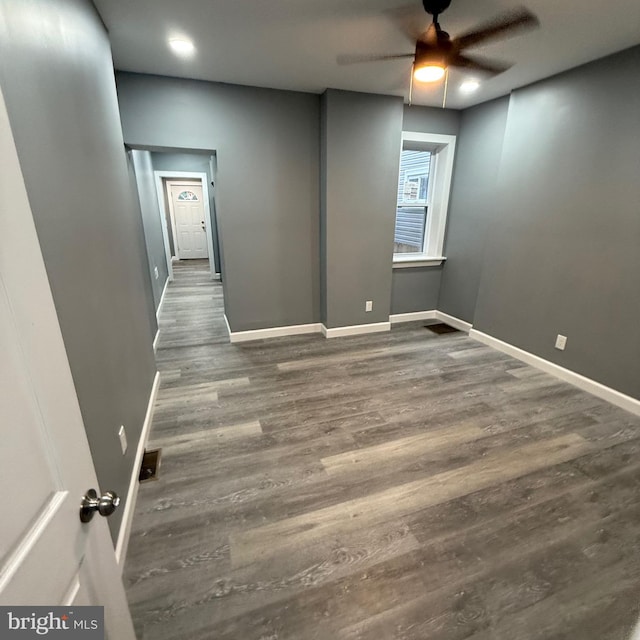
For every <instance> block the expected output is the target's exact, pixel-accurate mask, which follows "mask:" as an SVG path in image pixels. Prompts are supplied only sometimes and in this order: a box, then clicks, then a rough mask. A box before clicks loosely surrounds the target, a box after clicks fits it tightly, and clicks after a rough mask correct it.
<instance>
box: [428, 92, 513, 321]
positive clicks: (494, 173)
mask: <svg viewBox="0 0 640 640" xmlns="http://www.w3.org/2000/svg"><path fill="white" fill-rule="evenodd" d="M508 107H509V97H508V96H506V97H504V98H500V99H499V100H494V101H492V102H487V103H485V104H482V105H480V106H477V107H474V108H472V109H467V110H465V111H463V112H462V118H461V130H460V135H459V137H458V140H457V145H456V164H455V171H454V176H453V183H452V187H451V197H450V200H449V214H448V216H447V233H446V237H445V247H444V255H445V256H447V261H446V262H445V264H444V267H443V270H442V284H441V289H440V298H439V300H438V307H437V308H438V309H439V310H440V311H444V312H445V313H448V314H450V315H452V316H455V317H456V318H460V319H461V320H465V321H466V322H470V323H472V324H473V319H474V314H475V308H476V300H477V297H478V287H479V286H480V274H481V272H482V263H483V260H484V247H485V240H486V234H487V228H488V226H489V224H490V221H491V220H492V218H493V214H494V212H495V209H496V204H497V199H498V197H499V193H498V191H497V186H496V181H497V178H498V168H499V166H500V160H501V157H502V141H503V138H504V129H505V125H506V122H507V109H508Z"/></svg>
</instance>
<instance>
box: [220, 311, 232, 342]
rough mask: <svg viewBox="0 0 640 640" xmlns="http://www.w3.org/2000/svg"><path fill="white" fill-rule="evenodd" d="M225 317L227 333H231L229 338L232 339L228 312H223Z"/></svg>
mask: <svg viewBox="0 0 640 640" xmlns="http://www.w3.org/2000/svg"><path fill="white" fill-rule="evenodd" d="M222 315H223V317H224V323H225V324H226V325H227V333H228V334H229V340H231V326H230V325H229V318H227V314H226V313H223V314H222Z"/></svg>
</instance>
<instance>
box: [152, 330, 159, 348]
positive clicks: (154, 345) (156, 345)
mask: <svg viewBox="0 0 640 640" xmlns="http://www.w3.org/2000/svg"><path fill="white" fill-rule="evenodd" d="M158 340H160V329H158V330H157V331H156V337H155V338H154V339H153V350H154V351H155V350H156V349H157V348H158Z"/></svg>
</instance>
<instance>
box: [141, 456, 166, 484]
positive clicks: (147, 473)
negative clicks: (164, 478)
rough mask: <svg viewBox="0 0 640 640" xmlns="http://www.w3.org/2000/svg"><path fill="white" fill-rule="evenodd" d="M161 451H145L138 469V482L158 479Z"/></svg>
mask: <svg viewBox="0 0 640 640" xmlns="http://www.w3.org/2000/svg"><path fill="white" fill-rule="evenodd" d="M161 453H162V449H148V450H145V452H144V455H143V456H142V466H141V467H140V475H139V476H138V480H139V481H140V482H149V481H150V480H157V479H158V471H159V470H160V454H161Z"/></svg>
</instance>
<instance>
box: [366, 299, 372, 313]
mask: <svg viewBox="0 0 640 640" xmlns="http://www.w3.org/2000/svg"><path fill="white" fill-rule="evenodd" d="M364 310H365V311H367V312H369V311H373V300H367V301H366V302H365V303H364Z"/></svg>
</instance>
